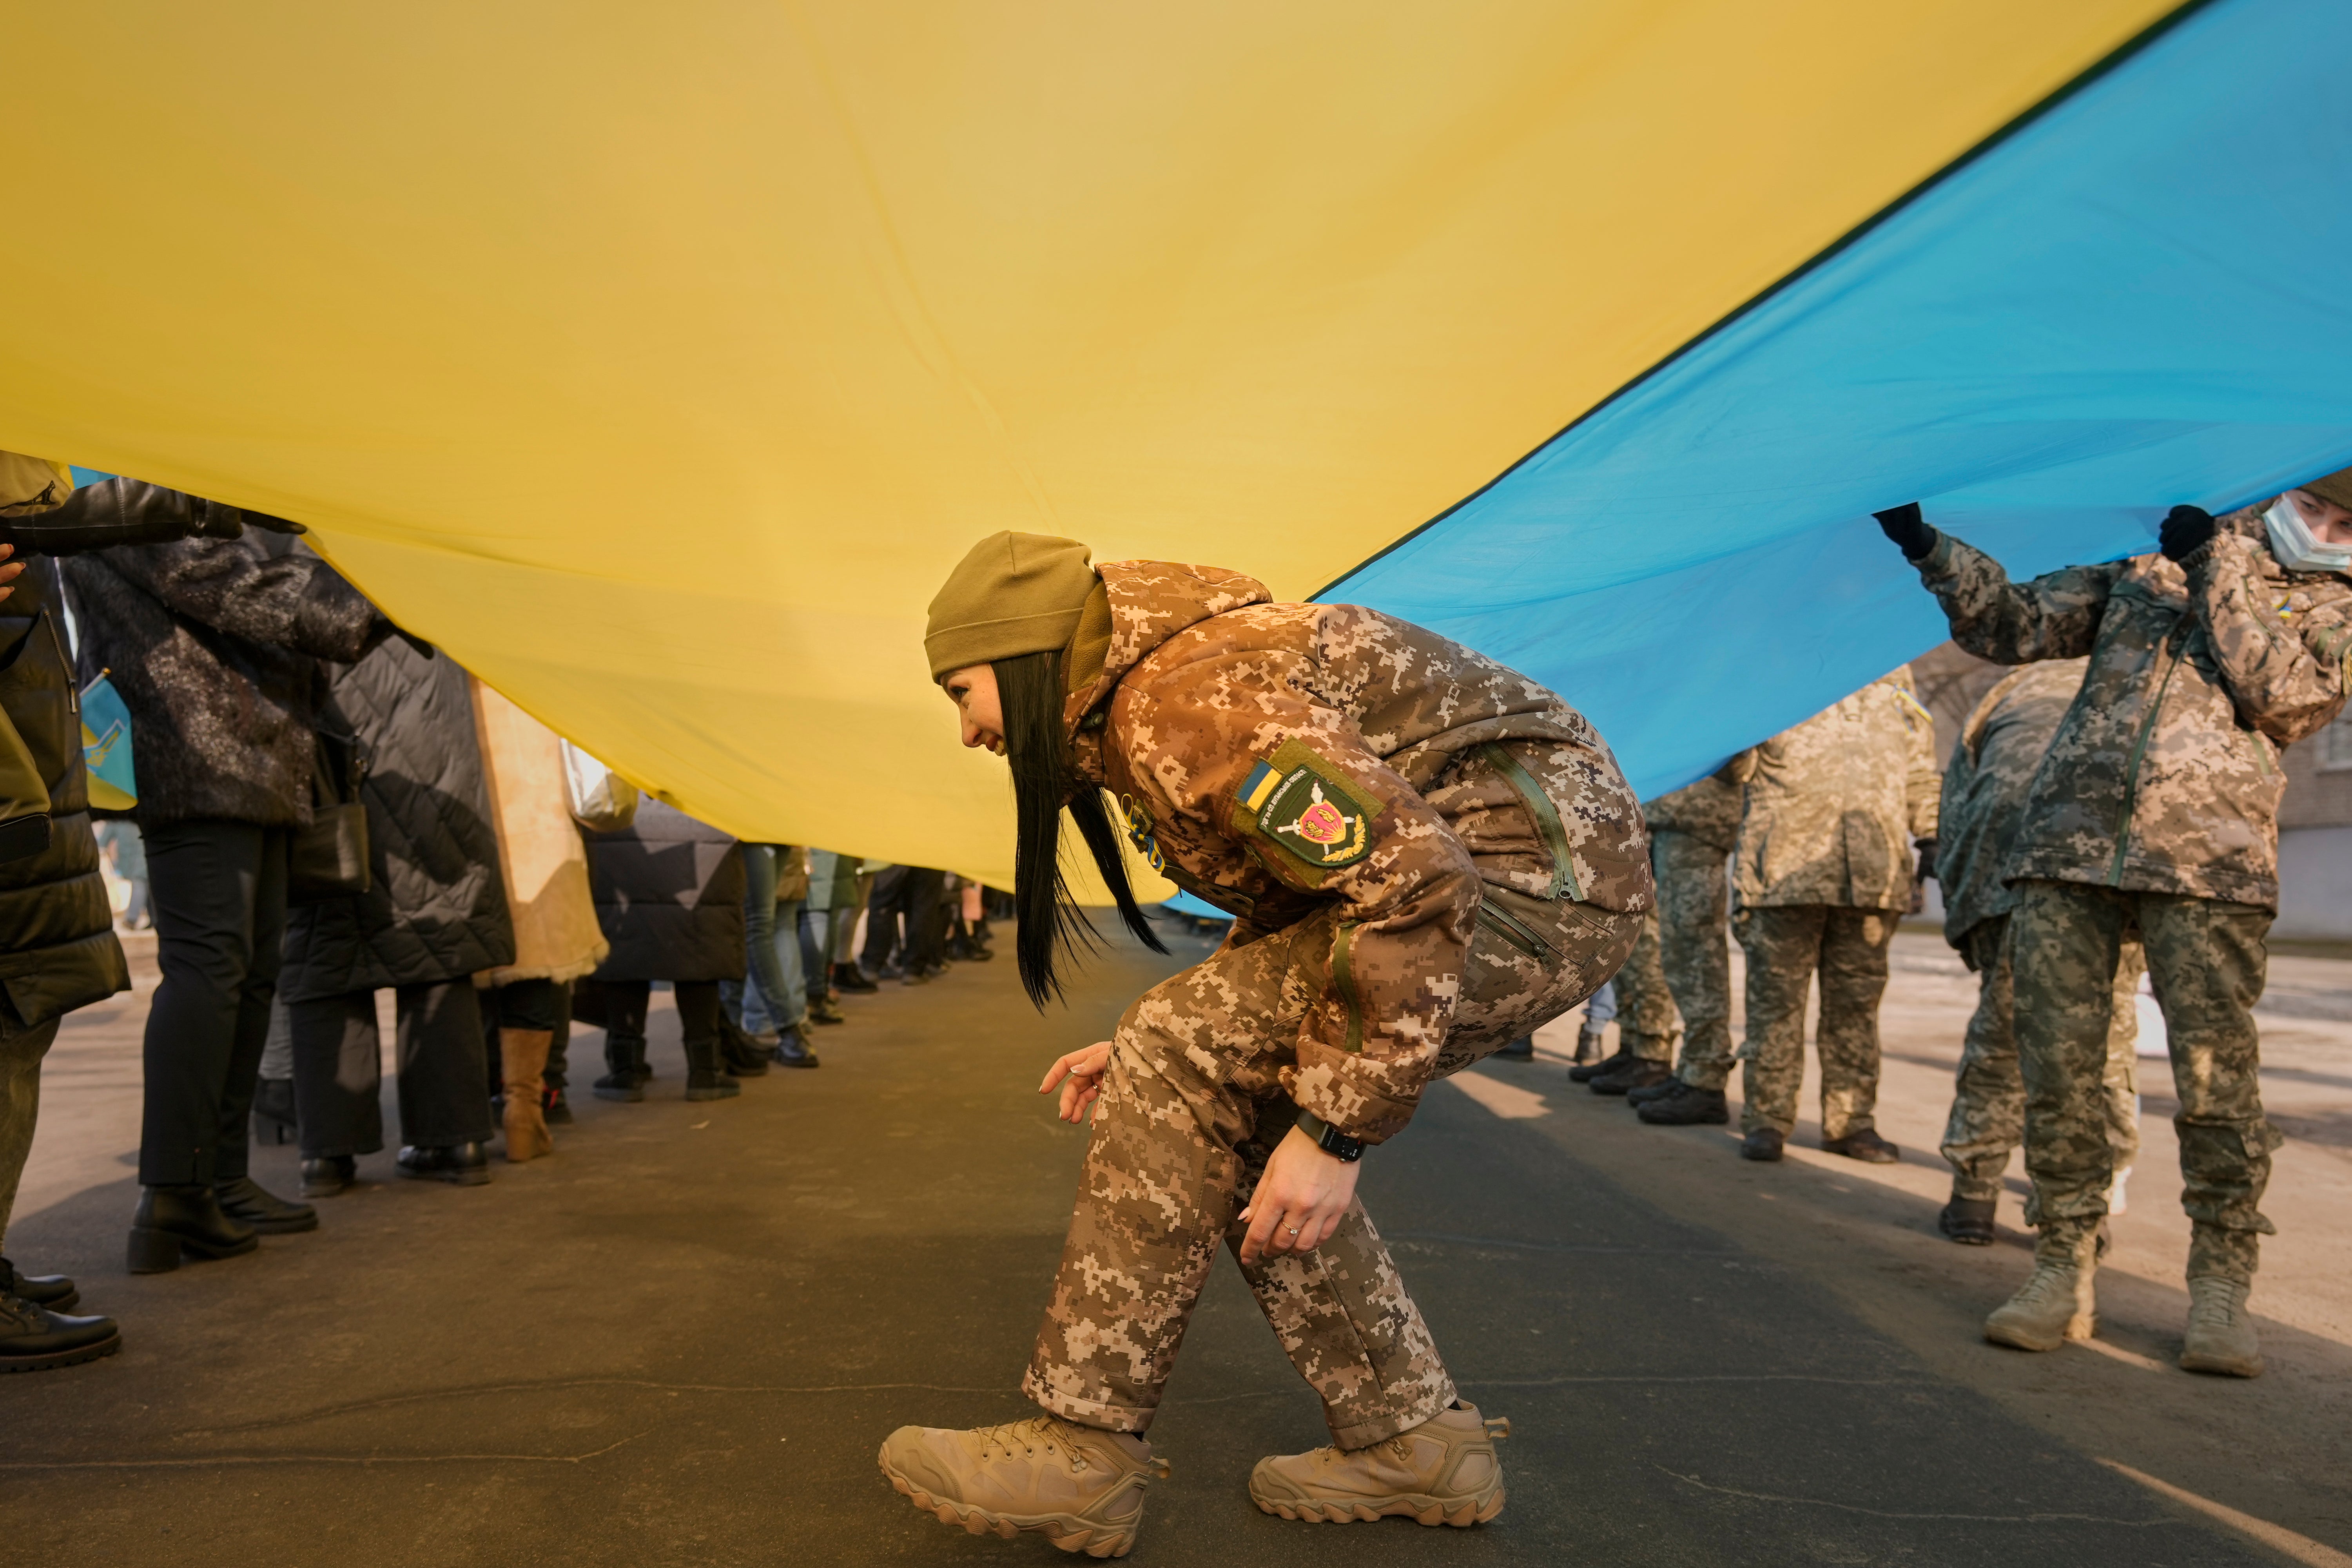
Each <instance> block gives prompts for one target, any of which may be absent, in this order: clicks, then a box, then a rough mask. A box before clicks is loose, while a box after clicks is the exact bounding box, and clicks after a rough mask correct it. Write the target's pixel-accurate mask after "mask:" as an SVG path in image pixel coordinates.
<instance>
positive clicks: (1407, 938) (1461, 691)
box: [1065, 561, 1651, 1142]
mask: <svg viewBox="0 0 2352 1568" xmlns="http://www.w3.org/2000/svg"><path fill="white" fill-rule="evenodd" d="M1100 571H1101V574H1102V579H1103V584H1104V586H1103V589H1102V590H1101V591H1100V592H1098V593H1097V595H1096V598H1095V602H1094V603H1093V604H1091V605H1089V606H1088V608H1087V620H1086V621H1085V622H1084V623H1082V624H1081V626H1080V627H1079V631H1078V635H1077V638H1076V644H1075V645H1074V647H1073V649H1072V652H1071V658H1070V664H1071V669H1070V683H1071V694H1070V698H1069V700H1068V704H1067V707H1066V710H1065V717H1066V721H1067V722H1068V724H1069V727H1070V732H1071V737H1072V743H1073V746H1074V748H1075V750H1076V759H1077V763H1078V769H1079V772H1080V773H1081V774H1082V775H1083V776H1084V777H1086V778H1087V779H1089V780H1091V781H1092V782H1094V783H1097V784H1100V785H1102V786H1103V787H1104V788H1105V789H1107V790H1108V791H1109V792H1110V793H1111V795H1112V796H1113V797H1114V798H1115V799H1116V800H1117V802H1118V807H1119V809H1120V811H1121V812H1122V813H1123V814H1124V815H1125V816H1126V818H1127V821H1128V823H1129V830H1130V832H1132V833H1134V834H1135V835H1136V836H1137V837H1138V839H1139V844H1144V843H1148V844H1150V845H1151V846H1152V847H1154V848H1155V849H1156V852H1157V854H1158V856H1159V857H1160V859H1161V860H1163V861H1164V863H1165V868H1166V870H1167V872H1168V874H1169V876H1170V877H1171V878H1172V879H1174V880H1175V881H1176V882H1178V883H1179V884H1180V885H1181V886H1182V887H1184V888H1186V889H1190V890H1191V891H1192V892H1193V893H1195V894H1197V895H1198V896H1200V897H1202V898H1204V899H1207V900H1209V901H1211V902H1212V903H1215V904H1219V905H1222V906H1223V907H1224V908H1226V909H1229V910H1234V911H1235V913H1236V915H1237V916H1238V918H1237V919H1236V920H1235V921H1234V934H1233V935H1232V937H1231V938H1229V939H1228V940H1229V941H1231V942H1236V943H1240V942H1250V941H1254V940H1255V939H1257V938H1259V937H1262V936H1265V935H1266V934H1267V933H1269V932H1271V931H1277V930H1281V929H1284V928H1286V927H1289V926H1292V925H1294V924H1296V923H1297V922H1299V921H1303V920H1305V919H1307V917H1309V916H1311V915H1314V914H1316V913H1318V912H1319V911H1320V910H1322V909H1324V908H1326V907H1328V906H1329V905H1330V904H1333V903H1337V904H1338V905H1339V906H1340V908H1339V918H1338V921H1337V922H1336V933H1335V936H1334V938H1333V942H1332V951H1331V952H1329V953H1328V955H1327V957H1328V963H1321V962H1318V966H1317V973H1316V974H1315V976H1313V977H1312V979H1311V982H1310V983H1311V984H1313V986H1314V988H1315V994H1313V996H1312V997H1311V999H1310V1000H1309V1001H1308V1003H1307V1009H1306V1014H1305V1016H1304V1018H1303V1019H1302V1021H1301V1023H1300V1026H1299V1034H1298V1039H1297V1056H1296V1058H1295V1061H1294V1063H1293V1065H1291V1066H1289V1067H1286V1068H1283V1069H1282V1079H1283V1083H1284V1086H1285V1088H1286V1089H1288V1091H1289V1093H1290V1095H1291V1098H1292V1099H1294V1100H1297V1103H1298V1104H1299V1105H1300V1106H1301V1107H1302V1108H1304V1109H1306V1110H1312V1111H1313V1112H1315V1113H1316V1114H1317V1115H1318V1116H1320V1117H1322V1118H1323V1119H1324V1120H1325V1121H1328V1122H1329V1123H1330V1124H1331V1125H1333V1126H1334V1127H1338V1128H1340V1129H1342V1130H1343V1131H1347V1132H1349V1133H1351V1134H1353V1135H1354V1136H1356V1137H1359V1138H1362V1139H1364V1140H1366V1141H1367V1142H1378V1141H1380V1140H1381V1139H1384V1138H1386V1137H1388V1136H1390V1135H1391V1134H1392V1133H1394V1132H1395V1131H1398V1130H1399V1129H1400V1128H1402V1126H1403V1125H1404V1124H1405V1121H1407V1120H1408V1119H1409V1118H1410V1117H1411V1116H1412V1110H1413V1107H1414V1105H1415V1103H1416V1102H1417V1101H1418V1100H1419V1097H1420V1094H1421V1090H1422V1087H1423V1083H1424V1082H1425V1081H1426V1080H1427V1079H1428V1077H1429V1075H1430V1071H1431V1068H1432V1067H1433V1064H1434V1063H1435V1061H1436V1059H1437V1056H1438V1050H1439V1047H1441V1046H1442V1045H1443V1044H1444V1039H1445V1033H1446V1026H1447V1023H1448V1021H1449V1019H1450V1018H1451V1017H1452V1015H1453V1010H1454V998H1455V994H1456V992H1457V990H1458V988H1459V985H1460V981H1461V974H1462V969H1463V962H1464V955H1465V952H1466V949H1467V946H1468V943H1469V941H1470V937H1471V931H1472V924H1473V921H1475V918H1476V915H1477V911H1478V905H1479V900H1480V898H1481V888H1482V885H1483V884H1485V883H1489V882H1491V883H1496V884H1498V885H1501V886H1505V887H1511V888H1517V889H1521V890H1523V891H1528V892H1534V893H1538V894H1547V893H1549V891H1550V890H1551V889H1552V888H1553V886H1554V884H1555V865H1556V862H1555V859H1554V857H1553V854H1552V851H1551V849H1550V848H1549V847H1548V845H1549V844H1553V843H1559V844H1562V845H1564V847H1565V848H1566V850H1567V858H1568V864H1567V866H1566V868H1565V871H1566V875H1565V877H1564V879H1560V880H1562V881H1563V882H1564V884H1565V891H1566V893H1567V894H1568V896H1570V897H1573V898H1578V899H1580V900H1584V901H1586V902H1589V903H1593V904H1598V905H1601V906H1602V907H1604V908H1607V909H1612V910H1629V911H1635V912H1638V911H1641V910H1646V909H1648V908H1649V907H1650V904H1651V886H1650V866H1649V844H1648V840H1647V838H1646V837H1645V836H1644V834H1643V828H1642V816H1641V810H1640V807H1639V806H1638V805H1636V804H1635V803H1634V799H1633V792H1632V791H1631V790H1630V789H1629V788H1628V787H1627V786H1626V784H1625V780H1624V776H1623V774H1622V773H1620V772H1619V771H1618V768H1617V762H1616V759H1615V758H1614V757H1613V756H1612V755H1611V754H1610V752H1609V748H1608V747H1607V746H1606V745H1605V744H1603V743H1602V742H1601V737H1600V735H1599V734H1597V733H1596V732H1595V731H1593V728H1592V726H1591V724H1590V723H1588V722H1587V721H1585V719H1584V717H1583V716H1582V715H1581V714H1580V713H1578V712H1577V711H1576V710H1574V709H1572V708H1570V707H1569V706H1568V704H1567V703H1565V702H1563V701H1561V700H1559V698H1558V697H1556V696H1554V695H1553V694H1552V693H1551V692H1549V691H1547V690H1545V689H1543V688H1542V687H1540V686H1538V685H1537V684H1536V683H1535V682H1534V681H1532V680H1529V679H1527V678H1526V677H1524V676H1521V675H1518V674H1516V673H1514V672H1513V671H1511V670H1509V669H1507V668H1504V667H1503V666H1501V665H1499V664H1496V663H1495V662H1494V661H1493V660H1491V659H1487V658H1481V657H1480V656H1479V655H1477V654H1475V653H1473V652H1471V651H1470V650H1469V649H1468V648H1465V647H1461V646H1460V645H1458V644H1456V643H1453V642H1449V641H1447V640H1446V639H1445V638H1444V637H1438V636H1437V635H1435V634H1434V633H1432V632H1427V631H1423V629H1421V628H1420V627H1418V626H1409V625H1407V624H1406V623H1404V622H1402V621H1399V620H1395V619H1392V618H1391V617H1390V616H1384V615H1381V614H1379V613H1378V612H1377V611H1373V610H1368V609H1362V608H1359V607H1357V606H1355V605H1277V604H1271V603H1268V602H1267V600H1268V597H1269V596H1268V595H1267V593H1266V590H1265V587H1264V585H1263V584H1259V583H1257V582H1256V581H1255V580H1254V579H1252V578H1249V577H1245V576H1243V575H1241V574H1238V573H1234V572H1226V571H1222V570H1219V569H1217V568H1214V567H1207V566H1183V565H1176V564H1171V563H1166V562H1157V561H1129V562H1115V563H1107V564H1105V565H1103V566H1102V567H1101V568H1100ZM1516 742H1540V743H1539V744H1518V743H1516ZM1513 768H1517V769H1520V770H1524V772H1525V773H1528V774H1530V775H1532V782H1533V783H1534V784H1536V785H1538V788H1539V792H1540V794H1541V795H1543V796H1544V797H1546V799H1547V800H1548V802H1549V810H1548V811H1547V812H1545V813H1544V814H1543V815H1544V816H1548V817H1550V818H1551V819H1552V820H1550V821H1549V822H1546V821H1543V820H1539V818H1538V814H1537V813H1536V812H1534V811H1531V810H1529V809H1528V805H1527V804H1526V802H1525V801H1524V800H1523V798H1522V796H1521V795H1519V794H1518V793H1517V791H1516V790H1515V789H1514V787H1513V785H1512V782H1511V780H1510V778H1509V776H1508V773H1509V771H1510V770H1511V769H1513Z"/></svg>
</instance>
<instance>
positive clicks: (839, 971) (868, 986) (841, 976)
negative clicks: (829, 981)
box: [833, 963, 882, 991]
mask: <svg viewBox="0 0 2352 1568" xmlns="http://www.w3.org/2000/svg"><path fill="white" fill-rule="evenodd" d="M833 986H834V989H835V990H836V991H879V990H881V989H882V987H881V986H879V985H877V984H875V983H874V982H873V981H871V980H868V979H866V972H865V971H864V970H862V969H860V968H858V967H857V965H856V964H854V963H836V964H835V965H834V966H833Z"/></svg>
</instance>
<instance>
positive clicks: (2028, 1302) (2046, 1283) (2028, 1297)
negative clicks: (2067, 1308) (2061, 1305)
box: [2011, 1263, 2074, 1307]
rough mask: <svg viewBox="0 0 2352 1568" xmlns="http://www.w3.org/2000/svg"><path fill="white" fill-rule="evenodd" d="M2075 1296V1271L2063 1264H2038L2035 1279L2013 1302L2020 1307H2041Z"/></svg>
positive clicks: (2021, 1290) (2034, 1273)
mask: <svg viewBox="0 0 2352 1568" xmlns="http://www.w3.org/2000/svg"><path fill="white" fill-rule="evenodd" d="M2073 1296H2074V1270H2073V1269H2072V1268H2067V1267H2066V1266H2065V1265H2064V1264H2063V1263H2037V1264H2035V1265H2034V1266H2033V1277H2032V1279H2028V1280H2027V1281H2026V1282H2025V1283H2024V1284H2023V1285H2022V1286H2021V1287H2020V1288H2019V1289H2018V1292H2017V1294H2016V1295H2015V1296H2013V1297H2011V1300H2013V1301H2015V1302H2016V1303H2017V1304H2018V1305H2019V1306H2021V1307H2022V1306H2031V1307H2039V1306H2041V1305H2042V1303H2043V1302H2045V1301H2050V1300H2056V1299H2058V1298H2060V1297H2066V1298H2070V1299H2071V1298H2072V1297H2073Z"/></svg>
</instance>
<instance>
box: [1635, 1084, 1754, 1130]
mask: <svg viewBox="0 0 2352 1568" xmlns="http://www.w3.org/2000/svg"><path fill="white" fill-rule="evenodd" d="M1668 1084H1671V1086H1672V1087H1671V1088H1669V1087H1668V1086H1667V1084H1661V1085H1658V1086H1656V1087H1658V1088H1661V1089H1665V1092H1664V1094H1653V1095H1649V1097H1648V1098H1646V1099H1644V1100H1640V1101H1638V1102H1636V1103H1635V1105H1634V1107H1633V1114H1634V1115H1636V1116H1638V1117H1640V1118H1641V1119H1642V1120H1643V1121H1647V1122H1649V1123H1651V1124H1652V1125H1654V1126H1657V1127H1720V1126H1723V1125H1725V1124H1726V1123H1727V1122H1728V1121H1730V1120H1731V1107H1730V1105H1729V1104H1728V1103H1727V1101H1726V1100H1724V1098H1723V1090H1721V1089H1700V1088H1698V1087H1697V1086H1696V1085H1695V1084H1687V1083H1683V1082H1680V1081H1679V1080H1675V1079H1669V1080H1668ZM1643 1092H1644V1093H1646V1092H1647V1091H1643ZM1625 1098H1626V1099H1628V1100H1632V1099H1633V1096H1632V1095H1627V1096H1626V1097H1625Z"/></svg>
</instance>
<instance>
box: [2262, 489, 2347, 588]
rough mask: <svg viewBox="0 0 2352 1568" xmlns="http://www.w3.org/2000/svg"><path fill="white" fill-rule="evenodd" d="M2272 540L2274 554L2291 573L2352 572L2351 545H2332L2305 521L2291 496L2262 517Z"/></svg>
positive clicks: (2274, 502)
mask: <svg viewBox="0 0 2352 1568" xmlns="http://www.w3.org/2000/svg"><path fill="white" fill-rule="evenodd" d="M2263 527H2264V528H2265V529H2267V530H2268V531H2269V532H2270V536H2271V550H2272V552H2273V553H2274V554H2276V555H2277V556H2278V558H2279V564H2281V565H2283V566H2284V567H2285V568H2286V569H2287V570H2288V571H2290V572H2345V571H2352V544H2329V543H2327V542H2325V541H2323V540H2322V539H2320V538H2319V536H2318V535H2316V534H2315V533H2313V532H2312V531H2311V525H2310V524H2309V523H2307V522H2305V521H2303V509H2302V508H2301V507H2299V506H2297V505H2295V504H2294V497H2292V496H2284V495H2283V496H2281V497H2279V499H2278V500H2274V501H2273V502H2271V508H2270V510H2268V511H2266V512H2264V513H2263Z"/></svg>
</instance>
